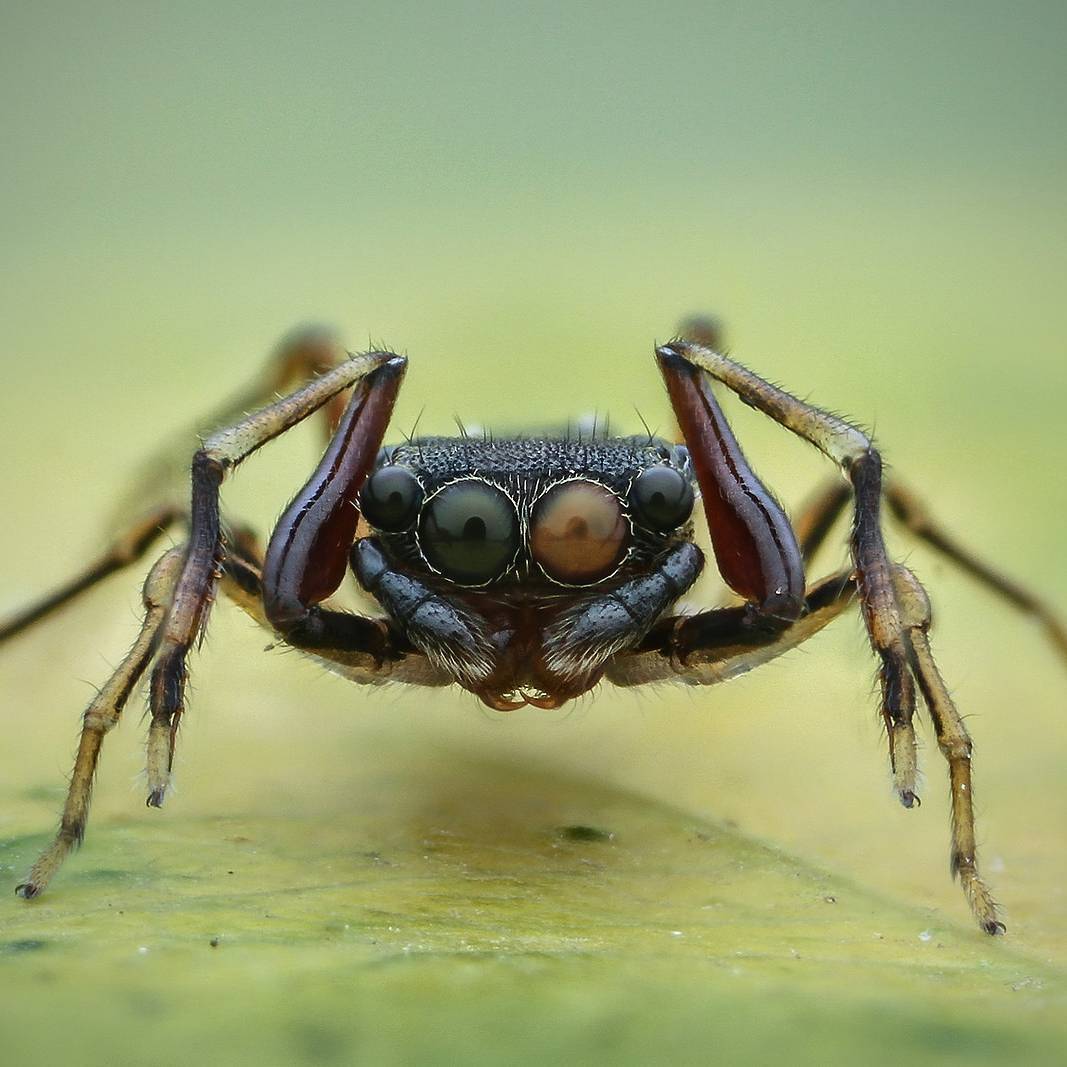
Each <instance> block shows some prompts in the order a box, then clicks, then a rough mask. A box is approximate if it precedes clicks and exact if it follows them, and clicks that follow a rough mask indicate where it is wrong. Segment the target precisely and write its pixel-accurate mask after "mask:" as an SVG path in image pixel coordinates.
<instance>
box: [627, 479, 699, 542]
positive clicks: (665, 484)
mask: <svg viewBox="0 0 1067 1067" xmlns="http://www.w3.org/2000/svg"><path fill="white" fill-rule="evenodd" d="M630 503H631V505H633V509H634V511H635V512H636V513H637V515H638V517H639V518H640V519H641V521H642V522H644V523H646V524H647V525H649V526H651V527H652V528H653V529H654V530H662V531H666V530H673V529H674V528H675V527H677V526H681V525H682V523H684V522H685V521H686V519H688V518H689V516H690V515H691V514H692V513H693V487H692V485H690V483H689V479H688V478H686V477H685V476H684V475H683V474H680V473H679V472H678V471H676V470H675V469H674V468H673V467H649V468H648V469H647V470H643V471H642V472H641V473H640V474H639V475H638V476H637V477H636V478H635V479H634V483H633V485H632V486H631V488H630Z"/></svg>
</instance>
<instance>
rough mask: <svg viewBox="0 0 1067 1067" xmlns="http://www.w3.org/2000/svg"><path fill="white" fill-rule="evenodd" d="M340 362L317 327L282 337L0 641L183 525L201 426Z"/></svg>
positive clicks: (326, 333)
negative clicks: (106, 538) (102, 538)
mask: <svg viewBox="0 0 1067 1067" xmlns="http://www.w3.org/2000/svg"><path fill="white" fill-rule="evenodd" d="M347 358H348V353H347V352H345V350H344V348H343V347H342V346H341V344H340V343H339V342H338V340H337V338H336V336H335V335H334V334H333V333H332V331H330V330H328V329H326V328H324V327H320V326H314V327H308V326H305V327H300V328H298V329H296V330H293V331H292V332H291V333H289V334H287V335H286V336H285V337H283V338H282V340H281V341H280V342H279V343H278V345H277V346H276V348H275V350H274V351H273V352H272V354H271V356H270V358H269V360H268V361H267V365H266V366H265V367H264V368H263V370H262V371H261V372H260V373H259V375H258V376H257V377H256V379H255V381H253V382H252V383H251V384H249V385H248V386H247V387H246V388H245V389H243V390H242V391H241V392H240V393H239V394H238V395H237V396H235V397H233V398H231V399H230V400H229V401H227V403H226V404H224V405H223V406H222V407H221V408H220V409H219V410H217V411H215V412H214V413H213V414H211V415H208V416H206V417H205V418H203V419H201V420H199V421H198V423H197V425H196V429H195V430H190V431H186V432H183V433H182V434H181V436H180V438H179V439H177V440H175V441H173V442H171V443H169V444H167V445H164V447H163V448H162V449H161V450H160V451H159V452H158V453H157V454H154V455H152V456H151V457H150V458H149V460H148V462H147V463H146V465H145V467H144V469H143V470H142V471H141V473H140V476H139V477H138V478H136V479H135V481H134V484H133V485H132V486H131V487H130V488H129V490H128V491H127V493H126V494H124V495H125V499H124V501H123V504H122V507H121V509H120V512H119V515H118V518H117V521H115V522H114V524H113V525H114V528H115V530H116V532H115V534H114V536H113V537H112V539H111V543H110V545H109V546H108V547H107V548H106V549H105V551H104V552H102V553H101V554H100V556H99V557H97V558H96V559H95V560H93V562H91V563H90V564H89V565H88V566H86V567H85V568H84V569H83V570H82V571H81V573H79V574H77V575H75V576H74V577H73V578H71V579H70V580H68V581H67V582H65V583H64V584H63V585H61V586H59V587H58V588H57V589H55V590H53V591H52V592H50V593H48V594H47V595H45V596H44V597H42V598H41V599H40V600H38V601H36V602H34V603H32V604H29V605H27V606H26V607H24V608H21V609H18V610H17V611H16V612H14V613H13V614H12V615H11V616H10V617H8V618H7V619H5V620H3V621H0V644H2V643H3V642H4V641H7V640H9V639H10V638H13V637H15V636H17V635H18V634H20V633H22V632H23V631H24V630H26V629H27V628H28V627H30V626H31V625H33V624H34V623H36V622H38V621H40V620H42V619H44V618H47V617H48V616H49V615H51V614H52V613H53V612H55V611H57V610H59V609H60V608H62V607H65V606H66V605H67V604H69V603H70V602H71V601H72V600H73V599H74V598H75V597H77V596H79V595H81V594H82V593H84V592H86V591H88V590H89V589H91V588H92V587H93V586H95V585H96V584H97V583H98V582H100V581H102V580H103V579H105V578H107V577H108V576H109V575H111V574H114V573H115V572H116V571H119V570H122V569H123V568H124V567H127V566H130V565H131V564H134V563H136V562H137V561H138V560H140V559H141V558H142V557H143V556H144V554H145V553H146V552H147V551H148V549H149V548H150V547H151V546H152V544H153V543H154V542H155V541H156V539H157V538H158V537H159V535H160V534H161V533H163V532H164V531H165V530H166V529H167V528H169V527H171V526H175V525H177V524H179V523H181V524H184V523H187V522H188V517H189V507H188V504H187V502H186V499H185V498H186V490H185V481H186V479H187V477H188V470H189V465H188V456H189V452H190V450H191V449H192V447H194V446H195V443H196V439H197V432H199V431H202V430H203V428H204V427H207V428H208V429H209V430H213V429H215V428H216V427H218V426H224V425H228V424H231V423H233V422H235V421H236V420H238V419H240V418H242V416H243V415H244V413H245V412H246V411H248V410H249V409H250V408H255V407H260V406H262V405H263V404H267V403H270V401H271V400H272V399H273V398H275V397H276V395H277V394H278V393H279V392H282V391H284V390H288V389H291V388H292V387H293V386H294V385H295V384H296V383H297V382H303V381H308V380H309V379H312V378H315V377H317V376H319V375H322V374H326V373H328V372H329V371H330V370H332V369H333V368H335V367H337V366H338V365H339V364H341V363H342V362H344V361H345V360H346V359H347ZM347 394H348V390H341V391H340V392H339V393H338V394H336V395H335V396H334V397H332V398H331V399H330V400H329V401H327V403H326V404H325V405H324V407H323V413H324V426H325V427H326V429H327V436H328V435H329V433H330V432H332V430H333V428H334V427H335V426H336V425H337V423H338V422H339V421H340V417H341V413H342V411H343V410H344V405H345V402H346V399H347ZM131 516H133V517H132V518H131Z"/></svg>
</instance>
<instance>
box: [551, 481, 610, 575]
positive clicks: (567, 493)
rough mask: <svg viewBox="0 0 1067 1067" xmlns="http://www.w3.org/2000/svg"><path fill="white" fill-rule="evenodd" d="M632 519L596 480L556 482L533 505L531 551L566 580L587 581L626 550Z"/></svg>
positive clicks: (606, 571) (605, 570)
mask: <svg viewBox="0 0 1067 1067" xmlns="http://www.w3.org/2000/svg"><path fill="white" fill-rule="evenodd" d="M629 534H630V525H629V523H628V522H627V521H626V516H625V515H624V514H623V510H622V504H621V503H620V501H619V498H618V497H617V496H616V495H615V494H614V493H613V492H611V490H610V489H605V488H604V486H602V485H598V484H597V483H596V482H587V481H581V480H575V481H572V482H560V483H559V484H558V485H554V486H553V487H552V488H551V489H549V490H548V492H546V493H545V494H544V495H543V496H542V497H541V498H540V499H539V500H538V501H537V503H536V504H535V505H534V509H533V514H532V516H531V518H530V551H531V553H532V554H533V557H534V559H536V560H537V562H538V564H540V567H541V569H542V570H543V571H544V572H545V574H547V575H548V576H549V578H552V579H554V580H555V581H557V582H562V583H564V584H566V585H591V584H592V583H593V582H599V581H600V580H601V579H603V578H607V577H608V575H610V574H612V573H613V572H614V571H615V570H616V569H617V568H618V566H619V564H620V563H621V562H622V559H623V556H625V555H626V548H627V542H628V540H629Z"/></svg>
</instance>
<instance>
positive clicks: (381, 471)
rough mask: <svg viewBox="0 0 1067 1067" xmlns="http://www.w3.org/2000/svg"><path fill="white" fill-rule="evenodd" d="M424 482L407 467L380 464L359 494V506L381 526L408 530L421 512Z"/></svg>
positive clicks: (369, 517) (388, 528) (393, 530)
mask: <svg viewBox="0 0 1067 1067" xmlns="http://www.w3.org/2000/svg"><path fill="white" fill-rule="evenodd" d="M421 503H422V486H421V485H419V480H418V479H417V478H416V477H415V475H414V474H412V473H411V471H409V470H408V469H407V468H406V467H379V468H378V470H376V471H375V472H374V473H373V474H372V475H371V476H370V477H369V478H368V479H367V482H366V484H365V485H364V486H363V491H362V492H361V493H360V494H359V510H360V511H361V512H362V514H363V515H364V516H365V517H366V520H367V522H369V523H370V524H371V526H373V527H375V528H376V529H378V530H385V531H387V532H389V533H397V532H398V531H400V530H406V529H407V528H408V527H409V526H410V525H411V524H412V523H413V522H414V521H415V516H416V515H417V514H418V511H419V505H420V504H421Z"/></svg>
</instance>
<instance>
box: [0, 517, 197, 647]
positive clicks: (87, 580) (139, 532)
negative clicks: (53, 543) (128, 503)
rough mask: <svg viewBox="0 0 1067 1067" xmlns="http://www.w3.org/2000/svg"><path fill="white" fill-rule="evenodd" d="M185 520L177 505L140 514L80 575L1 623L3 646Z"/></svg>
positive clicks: (126, 565)
mask: <svg viewBox="0 0 1067 1067" xmlns="http://www.w3.org/2000/svg"><path fill="white" fill-rule="evenodd" d="M183 517H184V509H183V508H181V507H176V506H174V505H173V504H161V505H160V506H158V507H155V508H153V509H152V510H150V511H148V512H146V513H145V514H143V515H139V516H138V517H137V518H136V519H135V520H134V521H133V522H131V523H130V524H129V526H128V527H127V528H126V529H125V530H123V531H122V532H121V533H120V534H119V535H118V536H117V537H116V538H115V539H114V540H113V541H112V542H111V544H110V545H109V546H108V547H107V548H106V549H105V550H104V552H103V553H101V555H100V556H98V557H97V558H96V559H95V560H93V562H92V563H90V564H89V565H88V566H87V567H86V568H85V569H84V570H83V571H82V572H81V573H80V574H77V575H75V576H74V577H73V578H71V579H70V580H69V581H68V582H66V583H65V584H64V585H61V586H60V587H59V588H58V589H54V590H53V591H52V592H51V593H48V594H47V595H45V596H44V597H42V598H41V599H40V600H38V601H36V602H35V603H33V604H28V605H27V606H26V607H24V608H22V609H20V610H19V611H17V612H16V613H15V614H14V615H12V616H10V617H9V618H8V619H6V620H5V621H4V622H3V623H0V643H2V642H4V641H7V640H9V639H10V638H12V637H15V636H16V635H17V634H20V633H22V631H23V630H25V629H26V628H27V627H29V626H32V625H33V623H35V622H38V621H39V620H41V619H43V618H45V617H46V616H48V615H51V614H52V612H54V611H58V610H59V609H60V608H62V607H65V606H66V605H67V604H69V603H70V602H71V601H72V600H73V599H74V598H75V597H76V596H78V595H79V594H81V593H84V592H85V591H86V590H88V589H91V588H92V587H93V586H94V585H96V584H97V582H101V581H103V580H104V579H105V578H107V577H108V576H109V575H112V574H114V573H115V572H116V571H119V570H122V569H123V568H124V567H128V566H129V565H130V564H132V563H136V562H137V561H138V560H139V559H140V558H141V557H142V556H143V555H144V554H145V552H147V551H148V549H149V548H150V547H151V546H152V544H153V542H155V540H156V539H157V538H158V537H159V536H160V534H162V533H163V532H164V531H165V530H166V529H167V528H168V527H170V526H172V525H174V524H175V523H176V522H179V521H180V520H181V519H182V518H183Z"/></svg>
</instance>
